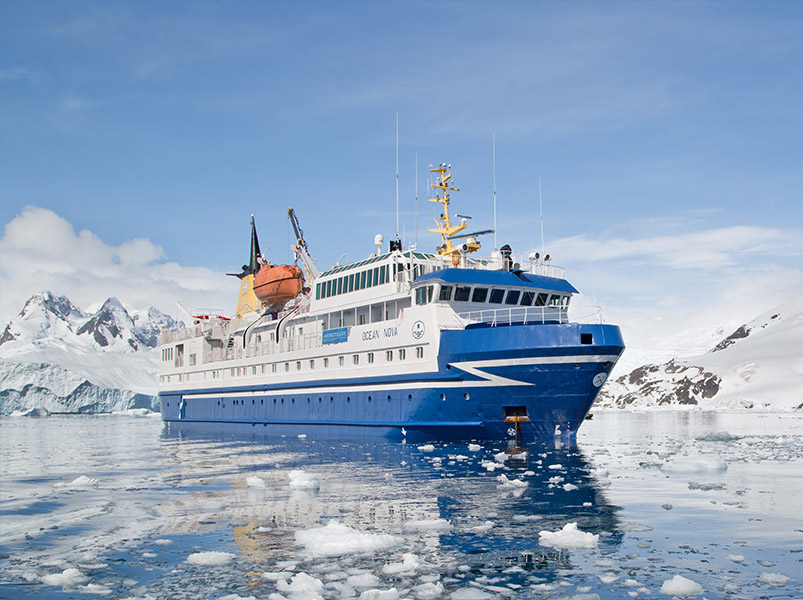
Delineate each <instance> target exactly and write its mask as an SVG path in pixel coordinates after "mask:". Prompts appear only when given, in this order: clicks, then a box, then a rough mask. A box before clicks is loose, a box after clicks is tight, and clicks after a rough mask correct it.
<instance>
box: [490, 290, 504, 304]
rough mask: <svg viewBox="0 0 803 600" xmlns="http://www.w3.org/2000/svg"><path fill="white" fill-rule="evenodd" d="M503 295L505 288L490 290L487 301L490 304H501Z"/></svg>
mask: <svg viewBox="0 0 803 600" xmlns="http://www.w3.org/2000/svg"><path fill="white" fill-rule="evenodd" d="M504 296H505V290H500V289H493V290H491V297H490V298H489V299H488V302H490V303H491V304H502V298H504Z"/></svg>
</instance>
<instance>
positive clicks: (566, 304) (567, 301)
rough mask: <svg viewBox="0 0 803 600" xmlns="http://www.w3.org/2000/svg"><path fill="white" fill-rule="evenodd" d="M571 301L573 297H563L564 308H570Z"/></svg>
mask: <svg viewBox="0 0 803 600" xmlns="http://www.w3.org/2000/svg"><path fill="white" fill-rule="evenodd" d="M571 299H572V297H571V296H563V306H569V300H571Z"/></svg>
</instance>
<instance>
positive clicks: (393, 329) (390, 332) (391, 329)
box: [385, 327, 399, 338]
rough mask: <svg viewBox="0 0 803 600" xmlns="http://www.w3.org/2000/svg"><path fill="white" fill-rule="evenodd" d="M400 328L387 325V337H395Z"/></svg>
mask: <svg viewBox="0 0 803 600" xmlns="http://www.w3.org/2000/svg"><path fill="white" fill-rule="evenodd" d="M398 333H399V328H398V327H385V337H386V338H387V337H393V336H394V335H398Z"/></svg>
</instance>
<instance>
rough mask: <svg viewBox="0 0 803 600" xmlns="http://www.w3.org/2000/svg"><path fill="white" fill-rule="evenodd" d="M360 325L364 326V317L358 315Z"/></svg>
mask: <svg viewBox="0 0 803 600" xmlns="http://www.w3.org/2000/svg"><path fill="white" fill-rule="evenodd" d="M360 325H365V315H364V314H362V315H360Z"/></svg>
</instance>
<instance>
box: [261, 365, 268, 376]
mask: <svg viewBox="0 0 803 600" xmlns="http://www.w3.org/2000/svg"><path fill="white" fill-rule="evenodd" d="M267 368H268V365H262V374H263V375H264V374H265V371H266V370H267Z"/></svg>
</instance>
